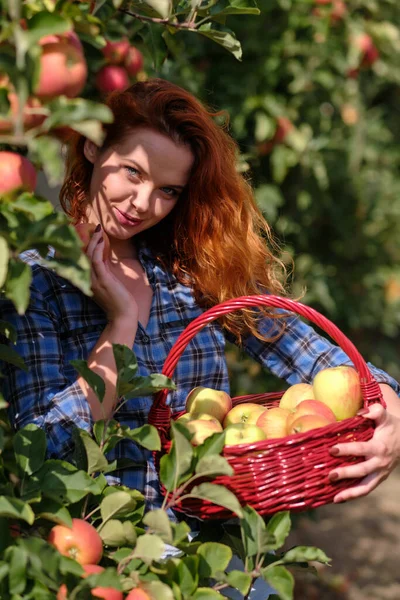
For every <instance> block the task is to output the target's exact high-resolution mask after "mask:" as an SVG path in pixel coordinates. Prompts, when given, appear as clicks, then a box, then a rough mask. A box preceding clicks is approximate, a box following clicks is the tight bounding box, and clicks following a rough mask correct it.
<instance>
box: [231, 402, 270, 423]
mask: <svg viewBox="0 0 400 600" xmlns="http://www.w3.org/2000/svg"><path fill="white" fill-rule="evenodd" d="M267 410H268V409H267V408H266V407H265V406H262V405H261V404H255V403H254V402H244V403H243V404H237V405H236V406H234V407H233V408H232V409H231V410H230V411H229V412H228V414H227V415H226V417H225V419H224V422H223V425H224V427H228V426H229V425H235V424H236V423H247V424H248V425H255V424H256V423H257V419H258V417H259V416H260V415H261V414H263V413H264V412H266V411H267Z"/></svg>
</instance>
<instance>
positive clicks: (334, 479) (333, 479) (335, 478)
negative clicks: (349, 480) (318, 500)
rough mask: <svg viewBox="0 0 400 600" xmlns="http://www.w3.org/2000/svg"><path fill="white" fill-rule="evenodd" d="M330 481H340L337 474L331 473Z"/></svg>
mask: <svg viewBox="0 0 400 600" xmlns="http://www.w3.org/2000/svg"><path fill="white" fill-rule="evenodd" d="M329 479H330V481H336V480H337V479H339V475H338V474H337V473H335V472H333V473H330V475H329Z"/></svg>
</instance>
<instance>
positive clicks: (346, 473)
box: [329, 403, 400, 502]
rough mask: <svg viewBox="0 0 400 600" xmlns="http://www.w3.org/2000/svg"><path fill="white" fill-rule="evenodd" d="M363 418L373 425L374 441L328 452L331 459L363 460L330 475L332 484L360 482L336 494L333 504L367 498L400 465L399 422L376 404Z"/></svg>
mask: <svg viewBox="0 0 400 600" xmlns="http://www.w3.org/2000/svg"><path fill="white" fill-rule="evenodd" d="M361 412H362V411H360V413H361ZM362 416H363V417H365V418H368V419H373V420H374V421H375V424H376V428H375V431H374V435H373V437H372V438H371V439H370V440H369V441H367V442H349V443H344V444H336V445H335V446H332V448H331V449H330V452H331V454H332V455H333V456H364V457H365V460H364V461H363V462H360V463H357V464H355V465H350V466H346V467H336V468H335V469H334V470H333V471H331V472H330V474H329V478H330V480H331V481H338V480H339V479H348V478H352V477H359V478H360V482H359V483H358V484H356V485H355V486H354V487H351V488H348V489H347V490H343V491H341V492H340V493H338V494H337V495H336V496H335V497H334V499H333V501H334V502H344V501H345V500H351V499H353V498H359V497H360V496H366V495H367V494H369V493H370V492H371V491H372V490H374V489H375V488H376V487H377V486H378V485H379V484H380V483H381V482H382V481H384V480H385V479H386V478H387V477H388V475H389V474H390V473H391V471H393V469H394V468H395V467H396V465H397V464H398V462H399V461H400V418H399V417H398V416H395V415H393V414H391V413H389V412H388V411H387V410H385V409H384V408H383V406H382V405H381V404H379V403H374V404H371V405H370V407H369V408H368V410H367V412H365V413H363V414H362Z"/></svg>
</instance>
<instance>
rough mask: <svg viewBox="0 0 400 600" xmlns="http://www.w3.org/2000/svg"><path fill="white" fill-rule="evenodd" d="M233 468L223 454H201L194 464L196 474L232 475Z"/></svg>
mask: <svg viewBox="0 0 400 600" xmlns="http://www.w3.org/2000/svg"><path fill="white" fill-rule="evenodd" d="M233 472H234V471H233V469H232V467H231V465H230V464H229V463H228V461H227V460H226V458H224V457H223V456H218V455H217V456H215V455H214V456H213V455H208V456H203V457H202V458H201V459H200V460H199V462H198V463H197V465H196V473H197V474H198V475H210V476H211V475H229V476H231V475H233Z"/></svg>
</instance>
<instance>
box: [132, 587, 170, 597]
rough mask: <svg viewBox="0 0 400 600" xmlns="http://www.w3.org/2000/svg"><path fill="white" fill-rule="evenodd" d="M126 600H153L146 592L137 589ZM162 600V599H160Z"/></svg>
mask: <svg viewBox="0 0 400 600" xmlns="http://www.w3.org/2000/svg"><path fill="white" fill-rule="evenodd" d="M125 600H153V599H152V598H151V596H149V594H148V593H147V592H145V590H143V589H142V588H140V587H137V588H135V589H133V590H131V591H130V592H129V594H128V595H127V597H126V598H125ZM160 600H161V599H160Z"/></svg>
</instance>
